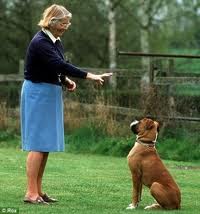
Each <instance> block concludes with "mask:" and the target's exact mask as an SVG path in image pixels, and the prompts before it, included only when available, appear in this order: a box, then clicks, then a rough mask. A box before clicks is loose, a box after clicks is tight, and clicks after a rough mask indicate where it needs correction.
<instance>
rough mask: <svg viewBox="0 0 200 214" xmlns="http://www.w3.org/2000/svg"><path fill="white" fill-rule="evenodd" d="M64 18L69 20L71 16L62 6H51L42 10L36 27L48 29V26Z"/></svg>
mask: <svg viewBox="0 0 200 214" xmlns="http://www.w3.org/2000/svg"><path fill="white" fill-rule="evenodd" d="M65 17H67V18H69V19H71V18H72V14H71V13H70V12H69V11H68V10H67V9H66V8H65V7H63V6H62V5H57V4H53V5H51V6H50V7H48V8H46V9H45V10H44V12H43V15H42V19H41V20H40V21H39V23H38V25H39V26H40V27H42V28H49V26H50V25H52V24H54V23H56V22H57V21H59V20H60V19H63V18H65Z"/></svg>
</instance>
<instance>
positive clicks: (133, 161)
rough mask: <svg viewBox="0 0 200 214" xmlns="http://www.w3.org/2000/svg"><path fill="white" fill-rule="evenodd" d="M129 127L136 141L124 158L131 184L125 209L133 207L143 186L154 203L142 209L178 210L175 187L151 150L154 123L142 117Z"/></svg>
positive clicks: (153, 149)
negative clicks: (129, 195) (131, 188)
mask: <svg viewBox="0 0 200 214" xmlns="http://www.w3.org/2000/svg"><path fill="white" fill-rule="evenodd" d="M130 127H131V130H132V131H133V132H134V133H135V134H136V135H137V138H136V142H135V145H134V147H133V148H132V149H131V151H130V152H129V154H128V157H127V159H128V165H129V168H130V171H131V174H132V181H133V196H132V203H131V204H129V206H128V207H127V209H135V208H137V206H138V204H139V202H140V200H141V193H142V185H143V184H144V185H145V186H147V187H149V189H150V193H151V195H152V196H153V197H154V198H155V200H156V202H157V203H155V204H152V205H150V206H146V207H145V208H144V209H180V203H181V193H180V190H179V187H178V185H177V184H176V182H175V181H174V179H173V178H172V176H171V175H170V173H169V171H168V170H167V169H166V167H165V166H164V164H163V162H162V161H161V159H160V157H159V155H158V153H157V151H156V148H155V143H156V139H157V135H158V131H159V124H158V122H156V121H153V120H151V119H149V118H144V119H142V120H140V121H134V122H132V123H131V125H130Z"/></svg>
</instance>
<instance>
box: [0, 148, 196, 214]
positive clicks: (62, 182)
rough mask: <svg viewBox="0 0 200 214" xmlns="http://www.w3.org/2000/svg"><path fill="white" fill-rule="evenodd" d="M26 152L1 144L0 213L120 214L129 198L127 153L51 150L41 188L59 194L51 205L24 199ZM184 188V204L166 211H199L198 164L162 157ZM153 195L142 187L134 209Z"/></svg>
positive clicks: (145, 203)
mask: <svg viewBox="0 0 200 214" xmlns="http://www.w3.org/2000/svg"><path fill="white" fill-rule="evenodd" d="M25 160H26V152H22V151H20V150H19V149H14V148H1V149H0V163H1V164H0V185H1V186H0V187H1V188H0V191H1V192H0V208H1V210H0V213H3V212H2V209H3V208H14V209H19V213H20V214H29V213H30V214H46V213H50V214H57V213H59V214H73V213H75V214H76V213H77V214H78V213H79V214H114V213H116V214H120V213H121V214H122V213H134V212H135V211H134V210H126V209H125V208H126V206H127V205H128V204H129V203H130V202H131V178H130V172H129V170H128V167H127V162H126V158H116V157H109V156H98V155H86V154H85V155H79V154H76V155H75V154H69V153H57V154H55V153H54V154H51V155H50V158H49V161H48V165H47V169H46V173H45V177H44V190H45V191H46V192H48V193H49V194H50V195H52V196H54V197H56V198H58V199H59V202H58V203H56V204H53V205H51V206H42V205H27V204H24V203H23V202H22V199H23V197H24V192H25V186H26V180H25V179H26V178H25ZM165 164H166V165H167V167H168V168H169V170H170V171H171V173H172V174H173V176H174V177H175V179H176V181H177V182H178V184H179V186H180V188H181V192H182V209H181V210H180V211H170V213H171V212H172V213H181V214H182V213H183V214H189V213H193V214H196V213H199V208H200V202H199V195H200V179H199V178H200V167H199V166H200V163H199V162H198V163H189V162H187V163H186V162H173V161H165ZM152 202H153V198H152V197H151V196H150V194H149V191H148V189H147V188H144V191H143V198H142V202H141V204H140V206H139V208H138V209H137V213H169V211H144V210H143V208H144V207H145V206H146V205H150V204H151V203H152Z"/></svg>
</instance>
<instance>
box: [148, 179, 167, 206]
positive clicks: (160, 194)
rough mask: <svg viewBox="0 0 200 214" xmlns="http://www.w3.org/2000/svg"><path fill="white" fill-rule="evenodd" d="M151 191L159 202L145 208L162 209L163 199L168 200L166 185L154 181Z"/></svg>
mask: <svg viewBox="0 0 200 214" xmlns="http://www.w3.org/2000/svg"><path fill="white" fill-rule="evenodd" d="M150 193H151V195H152V196H153V197H154V198H155V200H156V201H157V203H156V204H152V205H150V206H146V207H145V208H144V209H162V208H163V207H162V204H163V201H164V200H166V199H165V189H164V187H163V186H162V185H161V184H159V183H157V182H154V183H153V184H152V185H151V187H150Z"/></svg>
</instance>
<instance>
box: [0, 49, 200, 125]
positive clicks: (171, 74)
mask: <svg viewBox="0 0 200 214" xmlns="http://www.w3.org/2000/svg"><path fill="white" fill-rule="evenodd" d="M119 55H123V56H124V55H125V56H135V57H151V59H150V66H149V70H147V71H146V72H147V73H148V77H149V84H150V86H153V87H154V86H156V87H160V86H161V85H162V86H163V85H164V86H165V92H166V93H169V95H168V97H169V98H170V99H171V95H170V88H171V86H172V85H173V84H186V83H190V84H197V85H198V84H199V83H200V73H199V74H196V75H195V76H191V75H187V74H185V75H184V76H180V74H179V76H178V74H177V73H176V72H175V68H174V58H184V57H187V58H200V56H188V55H163V54H162V55H156V54H145V53H129V52H128V53H127V52H119ZM163 58H166V59H165V60H166V61H167V62H168V67H167V68H165V69H163V68H162V63H161V61H162V60H163ZM84 69H85V70H87V71H89V72H93V73H99V72H110V69H102V68H84ZM19 70H20V72H19V73H18V74H6V75H4V74H0V82H1V83H3V82H4V83H5V82H22V81H23V74H22V70H23V61H20V66H19ZM112 72H114V76H115V78H116V77H124V78H127V82H128V81H130V78H137V79H139V81H140V80H141V78H142V76H143V75H144V71H141V70H136V69H115V70H112ZM116 87H117V86H116ZM113 90H115V89H113ZM113 93H114V92H113ZM92 105H94V104H82V106H83V109H87V110H88V111H91V110H92V109H93V106H92ZM104 108H107V109H109V110H110V111H112V112H115V113H116V114H121V115H131V114H132V115H137V116H143V111H141V110H138V109H134V108H132V107H131V108H128V107H124V106H113V105H105V106H104ZM148 116H152V117H153V116H154V115H148ZM159 117H162V119H167V120H177V121H180V120H185V121H195V122H199V121H200V117H199V114H198V116H197V117H194V116H192V117H190V116H181V115H176V114H173V115H159Z"/></svg>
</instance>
